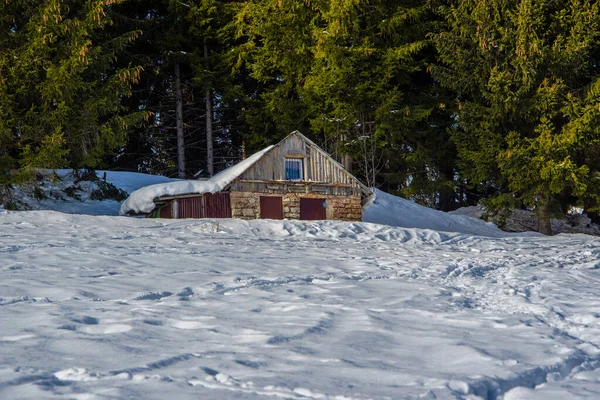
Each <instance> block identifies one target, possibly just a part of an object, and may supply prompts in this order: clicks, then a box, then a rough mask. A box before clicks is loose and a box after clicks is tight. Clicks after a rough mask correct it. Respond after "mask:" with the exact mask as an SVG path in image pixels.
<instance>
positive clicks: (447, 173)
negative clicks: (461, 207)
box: [439, 167, 456, 212]
mask: <svg viewBox="0 0 600 400" xmlns="http://www.w3.org/2000/svg"><path fill="white" fill-rule="evenodd" d="M440 174H441V175H442V177H443V178H444V181H445V182H448V184H445V183H444V184H443V186H442V187H441V188H440V192H439V195H440V203H439V208H440V210H442V211H446V212H448V211H453V210H456V191H455V190H454V187H453V186H452V185H451V184H450V182H454V168H452V167H446V168H442V169H441V171H440Z"/></svg>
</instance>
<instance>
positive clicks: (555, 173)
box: [434, 0, 600, 234]
mask: <svg viewBox="0 0 600 400" xmlns="http://www.w3.org/2000/svg"><path fill="white" fill-rule="evenodd" d="M439 10H440V13H441V15H443V16H444V17H445V20H446V23H447V29H446V30H445V31H443V32H441V33H440V34H439V35H437V37H436V44H437V48H438V51H439V53H440V60H441V64H440V65H438V66H437V67H436V68H435V71H434V73H435V76H436V77H437V79H439V81H440V82H441V83H442V84H443V85H444V86H446V87H448V88H451V89H452V90H454V91H456V93H457V94H458V104H459V111H458V113H457V124H456V125H455V129H454V139H455V142H456V144H457V148H458V152H459V156H460V164H461V167H462V172H463V174H465V176H466V177H467V178H468V179H469V181H470V182H471V183H472V184H474V185H476V186H479V187H480V188H484V189H483V190H488V191H490V192H491V193H493V194H494V195H495V199H494V201H492V202H491V203H490V205H492V206H509V205H510V206H512V205H515V204H516V203H517V202H521V203H522V204H524V205H525V206H528V207H535V209H536V210H537V213H538V219H539V221H540V231H541V232H544V233H547V234H550V233H551V227H550V216H551V212H552V210H553V209H555V208H556V207H555V205H556V204H557V199H559V198H562V199H567V198H574V199H578V198H579V199H581V198H583V197H586V196H592V197H595V196H597V193H598V191H597V190H598V186H597V181H598V167H597V163H594V164H596V165H592V164H590V163H589V159H590V152H594V153H596V152H597V150H595V149H597V145H598V138H599V136H598V134H599V133H600V132H599V131H598V129H599V128H598V122H599V118H600V109H599V108H598V104H599V101H598V100H599V98H598V85H599V81H598V79H599V77H600V74H599V72H600V71H599V67H600V64H599V63H598V61H599V60H598V56H599V50H600V48H599V41H598V39H599V32H600V31H599V29H598V28H599V26H598V24H599V23H600V14H599V5H598V3H597V2H595V1H585V0H573V1H567V0H563V1H530V0H521V1H517V0H512V1H499V0H483V1H475V0H467V1H453V2H450V4H449V5H448V6H447V7H440V8H439Z"/></svg>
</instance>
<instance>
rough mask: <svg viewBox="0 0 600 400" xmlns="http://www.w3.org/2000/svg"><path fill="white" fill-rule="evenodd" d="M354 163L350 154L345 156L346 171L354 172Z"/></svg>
mask: <svg viewBox="0 0 600 400" xmlns="http://www.w3.org/2000/svg"><path fill="white" fill-rule="evenodd" d="M353 162H354V160H353V159H352V156H351V155H350V154H345V155H344V169H345V170H346V171H348V172H351V171H352V163H353Z"/></svg>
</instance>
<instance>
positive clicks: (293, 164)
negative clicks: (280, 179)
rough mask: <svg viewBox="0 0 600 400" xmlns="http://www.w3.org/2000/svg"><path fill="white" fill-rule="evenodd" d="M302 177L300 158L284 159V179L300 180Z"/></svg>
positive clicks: (302, 167)
mask: <svg viewBox="0 0 600 400" xmlns="http://www.w3.org/2000/svg"><path fill="white" fill-rule="evenodd" d="M303 179H304V165H303V163H302V159H301V158H286V159H285V180H286V181H301V180H303Z"/></svg>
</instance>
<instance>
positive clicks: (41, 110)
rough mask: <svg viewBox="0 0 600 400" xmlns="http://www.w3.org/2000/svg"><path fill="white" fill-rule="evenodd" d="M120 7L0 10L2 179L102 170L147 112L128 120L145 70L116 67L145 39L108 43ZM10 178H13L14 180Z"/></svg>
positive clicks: (77, 0) (87, 2)
mask: <svg viewBox="0 0 600 400" xmlns="http://www.w3.org/2000/svg"><path fill="white" fill-rule="evenodd" d="M116 3H117V2H116V1H106V0H102V1H100V0H74V1H58V0H50V1H33V2H32V1H19V0H15V1H12V0H11V1H7V2H2V3H0V49H2V51H1V52H0V141H1V143H0V144H1V146H0V152H1V153H2V154H1V155H0V157H1V160H2V161H1V162H0V165H1V168H2V171H0V174H2V175H3V176H4V178H3V180H4V181H5V182H8V181H10V180H13V179H14V171H15V169H16V168H18V167H25V168H29V167H31V168H55V167H61V166H67V165H68V166H71V167H83V166H89V167H94V166H96V165H97V164H98V163H99V162H100V161H101V159H102V157H103V156H104V155H105V154H106V153H107V152H111V151H114V150H115V149H116V148H118V147H119V146H122V145H123V143H124V140H125V137H126V132H127V129H128V127H129V126H132V125H134V124H136V123H139V121H141V120H143V118H145V117H146V113H144V112H140V111H138V112H135V113H130V114H125V113H123V112H122V111H123V108H122V105H121V99H122V98H124V97H127V96H128V95H130V93H131V86H132V85H133V84H135V83H136V82H137V81H138V79H139V74H140V72H141V69H140V68H139V67H137V66H135V65H128V66H125V67H123V68H120V69H115V68H114V64H113V62H114V59H115V58H116V57H118V55H119V54H120V53H121V52H122V51H123V50H124V49H125V48H126V47H127V46H128V45H129V44H130V43H131V42H132V41H134V40H135V39H136V37H137V36H138V35H139V34H140V32H137V31H132V32H127V33H125V34H123V35H121V36H118V37H107V36H106V35H104V29H105V28H106V27H107V25H109V24H110V23H111V19H110V18H109V17H108V16H107V13H108V12H109V10H110V8H111V7H113V6H114V5H115V4H116ZM11 176H12V177H13V178H11Z"/></svg>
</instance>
